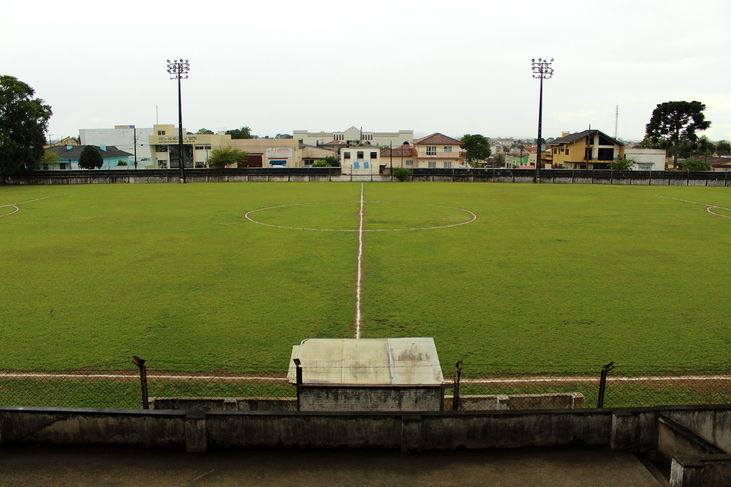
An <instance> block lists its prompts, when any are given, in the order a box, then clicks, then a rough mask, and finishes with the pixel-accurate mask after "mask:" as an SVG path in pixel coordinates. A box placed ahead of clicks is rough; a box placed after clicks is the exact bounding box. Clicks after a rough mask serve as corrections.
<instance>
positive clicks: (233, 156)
mask: <svg viewBox="0 0 731 487" xmlns="http://www.w3.org/2000/svg"><path fill="white" fill-rule="evenodd" d="M245 162H246V152H244V151H242V150H239V149H234V148H233V147H221V148H218V149H213V152H211V157H210V158H209V159H208V165H209V166H211V167H226V166H228V165H231V164H242V163H245Z"/></svg>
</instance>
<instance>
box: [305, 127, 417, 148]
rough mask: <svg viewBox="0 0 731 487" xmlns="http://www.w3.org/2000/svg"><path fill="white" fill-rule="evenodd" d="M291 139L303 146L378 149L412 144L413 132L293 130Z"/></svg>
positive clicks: (350, 129) (353, 129) (356, 129)
mask: <svg viewBox="0 0 731 487" xmlns="http://www.w3.org/2000/svg"><path fill="white" fill-rule="evenodd" d="M292 138H293V139H294V140H296V141H298V142H300V143H301V144H305V145H314V146H320V145H327V144H331V143H333V142H334V143H341V144H343V145H355V144H361V143H364V144H365V143H367V144H370V145H375V146H379V147H386V146H389V145H393V146H394V147H397V146H400V145H401V144H403V143H404V142H408V143H409V144H412V143H413V142H414V131H413V130H398V131H396V132H369V131H363V130H361V129H359V128H357V127H350V128H348V129H345V130H343V131H340V132H326V131H321V132H309V131H307V130H294V131H293V132H292Z"/></svg>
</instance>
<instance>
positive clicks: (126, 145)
mask: <svg viewBox="0 0 731 487" xmlns="http://www.w3.org/2000/svg"><path fill="white" fill-rule="evenodd" d="M135 131H136V132H137V133H136V135H137V166H138V167H139V168H140V169H144V168H145V167H146V166H148V165H150V164H151V163H152V156H151V154H150V143H149V140H150V135H152V128H134V125H115V126H114V128H111V129H79V139H80V142H81V145H96V146H105V145H109V146H115V147H116V148H118V149H119V150H123V151H125V152H129V153H130V154H134V152H135V144H134V140H135ZM133 158H134V156H133ZM133 164H134V161H133Z"/></svg>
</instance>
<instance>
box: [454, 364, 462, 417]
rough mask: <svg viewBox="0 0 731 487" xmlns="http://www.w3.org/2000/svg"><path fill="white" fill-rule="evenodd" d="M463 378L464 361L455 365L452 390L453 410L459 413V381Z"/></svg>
mask: <svg viewBox="0 0 731 487" xmlns="http://www.w3.org/2000/svg"><path fill="white" fill-rule="evenodd" d="M461 378H462V361H461V360H460V361H459V362H457V363H456V364H454V386H453V388H452V410H453V411H459V381H460V379H461Z"/></svg>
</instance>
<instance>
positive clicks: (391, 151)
mask: <svg viewBox="0 0 731 487" xmlns="http://www.w3.org/2000/svg"><path fill="white" fill-rule="evenodd" d="M388 153H389V154H391V170H390V171H389V172H390V173H391V181H393V140H392V141H390V142H389V143H388Z"/></svg>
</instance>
